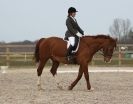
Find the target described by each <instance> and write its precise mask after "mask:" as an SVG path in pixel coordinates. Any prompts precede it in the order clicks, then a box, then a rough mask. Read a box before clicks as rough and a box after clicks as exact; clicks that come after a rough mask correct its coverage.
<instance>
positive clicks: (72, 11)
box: [68, 7, 78, 13]
mask: <svg viewBox="0 0 133 104" xmlns="http://www.w3.org/2000/svg"><path fill="white" fill-rule="evenodd" d="M75 12H78V11H77V10H76V9H75V8H74V7H70V8H69V9H68V13H75Z"/></svg>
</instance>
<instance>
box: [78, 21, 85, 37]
mask: <svg viewBox="0 0 133 104" xmlns="http://www.w3.org/2000/svg"><path fill="white" fill-rule="evenodd" d="M77 28H78V32H80V33H81V34H82V35H84V31H83V30H82V29H81V28H80V26H79V25H78V23H77Z"/></svg>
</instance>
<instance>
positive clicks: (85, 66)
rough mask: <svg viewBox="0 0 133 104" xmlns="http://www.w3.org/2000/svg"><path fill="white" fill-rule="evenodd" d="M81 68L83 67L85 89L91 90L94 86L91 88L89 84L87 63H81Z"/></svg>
mask: <svg viewBox="0 0 133 104" xmlns="http://www.w3.org/2000/svg"><path fill="white" fill-rule="evenodd" d="M83 68H84V77H85V79H86V83H87V89H88V90H89V91H92V90H94V88H92V87H91V84H90V79H89V72H88V64H87V65H83Z"/></svg>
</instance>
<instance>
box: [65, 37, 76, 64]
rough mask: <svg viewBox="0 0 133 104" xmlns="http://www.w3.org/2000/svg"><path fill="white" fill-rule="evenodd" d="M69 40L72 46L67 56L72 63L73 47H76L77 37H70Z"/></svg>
mask: <svg viewBox="0 0 133 104" xmlns="http://www.w3.org/2000/svg"><path fill="white" fill-rule="evenodd" d="M68 40H69V42H70V46H69V47H68V49H67V54H66V55H67V59H68V61H70V60H71V58H72V49H73V46H74V45H75V37H69V38H68Z"/></svg>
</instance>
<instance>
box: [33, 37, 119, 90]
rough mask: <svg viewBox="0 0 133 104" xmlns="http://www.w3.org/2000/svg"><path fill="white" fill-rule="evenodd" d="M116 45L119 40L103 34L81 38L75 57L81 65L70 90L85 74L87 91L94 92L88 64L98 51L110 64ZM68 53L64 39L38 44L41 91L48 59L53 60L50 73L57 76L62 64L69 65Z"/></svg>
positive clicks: (36, 59) (39, 84) (37, 60)
mask: <svg viewBox="0 0 133 104" xmlns="http://www.w3.org/2000/svg"><path fill="white" fill-rule="evenodd" d="M116 45H117V39H114V38H112V37H110V36H107V35H103V34H99V35H96V36H84V37H82V38H80V45H79V49H78V51H77V52H76V53H75V57H74V58H75V62H76V64H77V65H79V71H78V76H77V78H76V79H75V80H74V81H73V82H72V83H71V85H70V86H69V87H68V90H72V89H73V88H74V86H75V85H76V84H77V83H78V81H79V80H80V79H81V77H82V75H83V74H84V77H85V79H86V83H87V90H92V87H91V84H90V80H89V72H88V64H89V63H90V62H91V60H92V58H93V56H94V54H95V53H96V52H98V51H101V52H102V55H103V57H104V61H105V62H110V61H111V58H112V55H113V52H114V49H115V48H116ZM66 53H67V42H66V41H64V40H63V39H62V38H59V37H49V38H42V39H40V40H39V41H38V42H37V44H36V46H35V53H34V56H35V61H36V63H38V68H37V75H38V83H37V85H38V89H41V74H42V71H43V68H44V66H45V64H46V62H47V61H48V59H51V60H52V67H51V69H50V72H51V73H52V75H53V76H55V75H56V74H57V68H58V67H59V64H60V63H64V64H69V62H68V60H67V58H66Z"/></svg>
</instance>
